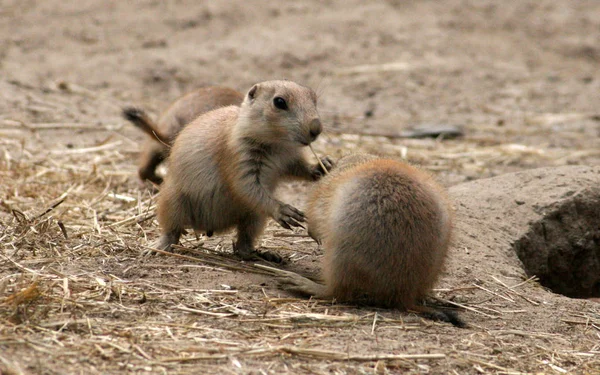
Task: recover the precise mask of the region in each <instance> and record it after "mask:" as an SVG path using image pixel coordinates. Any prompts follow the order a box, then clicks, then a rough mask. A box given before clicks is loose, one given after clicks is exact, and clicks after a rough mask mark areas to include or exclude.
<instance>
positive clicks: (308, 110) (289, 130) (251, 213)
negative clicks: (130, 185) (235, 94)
mask: <svg viewBox="0 0 600 375" xmlns="http://www.w3.org/2000/svg"><path fill="white" fill-rule="evenodd" d="M321 130H322V125H321V120H320V118H319V113H318V112H317V96H316V94H315V92H314V91H313V90H311V89H310V88H308V87H304V86H301V85H299V84H297V83H294V82H291V81H266V82H262V83H258V84H256V85H254V86H252V88H251V89H250V90H249V91H248V93H247V94H246V96H245V98H244V101H243V103H242V105H241V106H240V107H236V106H229V107H224V108H220V109H216V110H214V111H211V112H208V113H205V114H203V115H201V116H200V117H198V118H197V119H196V120H194V121H192V122H191V123H190V124H188V125H187V126H186V127H185V128H184V129H183V130H182V131H181V133H180V135H179V136H178V137H177V138H176V139H175V142H174V144H173V148H172V149H171V154H170V156H169V173H168V174H167V176H166V178H165V181H164V183H163V186H162V187H161V192H160V195H159V198H158V212H157V216H158V221H159V223H160V225H161V227H162V235H161V237H160V239H159V240H158V242H157V244H156V246H157V248H159V249H169V248H170V246H171V245H173V244H176V243H177V242H178V241H179V237H180V235H181V233H182V231H183V230H184V229H185V228H186V227H191V228H193V229H194V230H196V231H204V232H206V233H207V235H209V236H210V235H212V234H213V232H223V231H226V230H228V229H230V228H233V227H236V228H237V240H236V243H235V244H234V251H235V252H236V253H237V254H238V255H239V256H241V257H242V258H243V259H255V258H256V257H257V255H259V253H258V252H256V251H255V250H254V242H255V240H256V238H257V237H258V236H259V235H260V234H261V233H262V231H263V229H264V226H265V223H266V220H267V218H268V217H269V216H270V217H272V218H273V219H275V220H276V221H277V222H278V223H279V224H280V225H281V226H283V227H285V228H287V229H290V228H291V227H294V226H301V224H300V223H301V222H303V221H304V220H305V218H304V213H303V212H301V211H300V210H298V209H296V208H295V207H292V206H290V205H288V204H285V203H283V202H281V201H279V200H277V199H276V198H275V197H274V196H273V192H274V190H275V188H276V187H277V185H278V183H279V182H280V181H281V180H282V179H283V178H285V177H296V178H301V179H305V180H317V179H319V178H320V177H321V176H322V175H323V174H324V171H323V170H322V168H321V167H320V166H319V165H318V164H315V165H310V164H309V163H308V162H307V160H306V157H305V155H304V151H305V146H307V145H309V144H310V143H311V142H313V141H314V140H315V139H317V137H318V136H319V134H320V133H321ZM321 160H322V162H323V164H324V165H325V167H326V168H328V169H329V168H331V166H332V163H331V160H330V159H329V158H322V159H321ZM260 256H262V257H263V258H264V259H267V260H272V261H280V260H281V258H279V257H278V256H277V255H274V254H271V253H264V254H260Z"/></svg>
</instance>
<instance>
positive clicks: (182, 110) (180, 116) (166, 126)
mask: <svg viewBox="0 0 600 375" xmlns="http://www.w3.org/2000/svg"><path fill="white" fill-rule="evenodd" d="M242 100H244V95H243V94H241V93H240V92H238V91H236V90H234V89H231V88H229V87H223V86H207V87H203V88H200V89H198V90H196V91H193V92H191V93H189V94H187V95H184V96H182V97H181V98H179V99H177V100H176V101H175V102H173V103H172V104H171V106H170V107H169V108H168V109H167V110H166V111H165V112H163V114H162V115H161V116H160V117H159V119H158V121H156V123H155V122H154V121H152V120H151V119H150V117H149V116H148V115H147V114H146V113H145V112H144V111H142V110H140V109H138V108H135V107H127V108H124V109H123V117H125V119H127V120H129V121H131V122H132V123H133V124H134V125H135V126H137V127H138V128H140V129H141V130H143V131H144V132H145V133H147V134H148V135H149V138H148V139H147V140H146V141H145V143H144V145H143V147H142V153H141V154H140V160H139V163H138V175H139V177H140V179H141V180H142V181H144V180H149V181H152V182H153V183H155V184H157V185H160V184H161V183H162V178H161V177H160V176H158V175H157V174H156V168H157V167H158V165H159V164H160V163H162V162H163V161H164V160H165V159H166V157H167V155H168V154H169V147H168V146H170V145H172V144H173V141H174V139H175V137H176V136H177V134H179V132H180V131H181V129H183V127H184V126H185V125H187V124H188V123H190V122H191V121H192V120H193V119H195V118H196V117H198V116H199V115H201V114H203V113H206V112H208V111H212V110H213V109H217V108H220V107H225V106H229V105H240V104H241V103H242Z"/></svg>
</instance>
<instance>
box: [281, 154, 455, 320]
mask: <svg viewBox="0 0 600 375" xmlns="http://www.w3.org/2000/svg"><path fill="white" fill-rule="evenodd" d="M306 213H307V223H308V230H309V233H310V235H311V236H312V237H313V238H315V239H316V240H317V242H321V241H322V244H323V248H324V251H325V256H324V262H323V266H322V276H323V279H324V285H323V284H318V283H316V282H313V281H311V280H309V279H306V278H304V277H302V276H300V275H298V274H295V273H291V272H288V271H283V272H282V275H283V276H281V278H280V281H281V283H282V284H283V285H284V286H285V287H286V289H288V290H291V291H295V292H298V293H301V294H305V295H312V296H315V297H317V298H335V299H337V300H338V301H340V302H345V301H347V302H348V301H355V302H362V303H367V304H371V305H378V306H382V307H398V308H403V309H410V310H414V311H417V312H420V313H422V314H423V315H424V316H426V317H428V318H432V319H436V320H443V321H448V322H451V323H452V324H454V325H457V326H462V325H463V324H464V323H462V321H461V320H460V319H459V318H458V317H457V316H455V315H454V314H453V313H451V312H445V311H439V310H434V309H432V308H427V307H424V306H422V305H421V304H420V301H422V300H423V299H424V298H425V297H426V296H427V294H428V293H429V292H430V291H431V288H432V287H433V284H434V283H435V281H436V280H437V278H438V276H439V274H440V272H441V270H442V266H443V263H444V259H445V257H446V253H447V250H448V246H449V243H450V237H451V232H452V209H451V207H450V205H449V203H448V200H447V198H446V196H445V194H444V192H443V190H442V188H441V187H440V186H439V185H438V184H437V183H435V181H434V180H433V178H432V177H431V176H430V175H429V174H427V173H425V172H422V171H420V170H418V169H416V168H414V167H411V166H409V165H407V164H405V163H402V162H399V161H395V160H390V159H384V158H378V157H375V156H372V155H363V154H354V155H349V156H346V157H343V158H342V159H340V160H339V161H338V162H337V164H336V168H335V169H334V170H333V171H332V172H331V173H330V174H329V175H327V176H325V177H324V178H323V179H322V180H321V181H319V182H318V183H317V184H316V185H315V187H314V188H313V191H312V192H311V193H310V195H309V199H308V208H307V212H306Z"/></svg>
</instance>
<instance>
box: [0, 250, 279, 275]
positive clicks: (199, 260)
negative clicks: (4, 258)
mask: <svg viewBox="0 0 600 375" xmlns="http://www.w3.org/2000/svg"><path fill="white" fill-rule="evenodd" d="M145 247H146V248H147V249H148V250H152V251H155V252H157V253H159V254H163V255H168V256H172V257H175V258H180V259H186V260H191V261H193V262H198V263H207V264H210V265H213V266H217V267H223V268H226V269H230V270H234V271H246V272H254V273H257V274H259V275H270V273H268V272H264V271H263V272H260V271H259V270H255V269H253V268H252V267H238V266H233V265H230V264H227V263H222V262H217V261H215V260H208V259H199V258H194V257H190V256H187V255H181V254H176V253H170V252H168V251H164V250H159V249H155V248H153V247H150V246H145ZM0 255H1V254H0ZM255 266H256V265H255Z"/></svg>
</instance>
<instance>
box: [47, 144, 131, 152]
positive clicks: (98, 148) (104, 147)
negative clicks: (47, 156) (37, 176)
mask: <svg viewBox="0 0 600 375" xmlns="http://www.w3.org/2000/svg"><path fill="white" fill-rule="evenodd" d="M122 143H123V142H121V141H116V142H113V143H107V144H104V145H101V146H94V147H85V148H74V149H70V150H69V149H67V150H51V151H50V153H51V154H62V155H65V154H87V153H89V152H96V151H104V150H110V149H111V148H116V147H118V146H120V145H121V144H122Z"/></svg>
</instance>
